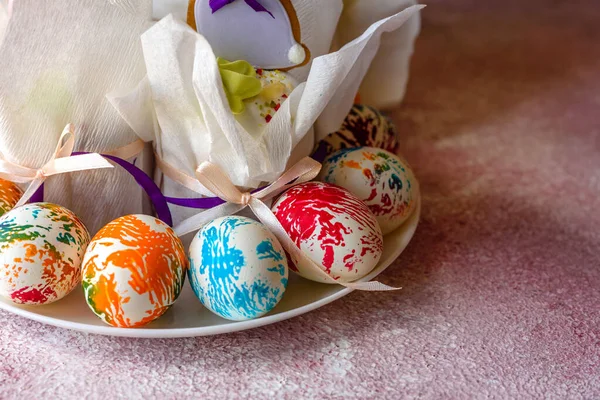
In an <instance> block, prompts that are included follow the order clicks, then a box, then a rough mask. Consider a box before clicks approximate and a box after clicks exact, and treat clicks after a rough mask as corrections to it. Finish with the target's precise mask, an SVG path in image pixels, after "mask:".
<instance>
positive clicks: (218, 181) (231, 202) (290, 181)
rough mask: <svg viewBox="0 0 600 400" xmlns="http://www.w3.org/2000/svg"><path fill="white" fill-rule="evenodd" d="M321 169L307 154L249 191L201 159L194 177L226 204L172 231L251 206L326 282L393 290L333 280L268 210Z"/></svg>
mask: <svg viewBox="0 0 600 400" xmlns="http://www.w3.org/2000/svg"><path fill="white" fill-rule="evenodd" d="M163 165H164V164H163ZM320 170H321V164H320V163H319V162H317V161H315V160H313V159H312V158H310V157H305V158H303V159H302V160H300V161H299V162H298V163H297V164H296V165H294V166H293V167H292V168H290V169H289V170H287V171H286V172H285V173H284V174H283V175H282V176H281V177H280V178H279V179H277V180H276V181H275V182H273V183H272V184H270V185H269V186H267V187H265V188H263V189H260V190H258V191H256V192H253V193H250V192H243V191H241V190H240V189H238V188H237V187H236V186H235V185H234V184H233V182H231V180H230V179H229V176H227V174H226V173H225V172H224V171H223V170H222V169H221V168H220V167H219V166H218V165H216V164H213V163H211V162H204V163H202V164H201V165H200V167H198V169H197V170H196V174H195V175H196V178H197V179H198V181H199V182H200V184H202V186H203V187H204V188H205V189H207V190H208V191H210V192H212V193H214V195H215V196H217V197H220V198H221V199H223V200H225V201H226V203H225V204H223V205H220V206H218V207H215V208H211V209H209V210H206V211H204V212H202V213H200V214H198V215H196V216H194V217H191V218H189V219H187V220H185V221H183V222H182V223H181V224H179V225H178V226H177V227H175V233H177V235H179V236H183V235H186V234H188V233H191V232H195V231H197V230H199V229H201V228H202V226H204V225H206V224H207V223H209V222H211V221H212V220H214V219H217V218H220V217H224V216H227V215H233V214H236V213H238V212H240V211H241V210H243V209H244V208H246V207H250V209H251V210H252V212H253V213H254V215H256V217H257V218H258V219H259V220H260V222H262V223H263V224H264V225H265V226H266V227H267V228H268V229H269V230H270V231H271V232H272V233H273V235H275V237H276V238H277V240H279V242H280V243H281V245H282V246H283V248H284V249H285V251H286V252H287V253H288V254H289V255H290V256H291V258H292V259H294V260H298V261H301V262H303V263H304V264H305V265H307V266H309V267H310V268H311V269H313V270H314V271H315V272H316V273H317V274H318V275H319V276H321V278H322V279H323V280H324V281H325V282H329V283H335V284H339V285H342V286H345V287H347V288H351V289H357V290H365V291H387V290H396V288H392V287H390V286H387V285H384V284H382V283H380V282H340V281H337V280H335V279H334V278H332V277H331V276H330V275H329V274H327V273H326V272H325V270H324V268H323V267H322V266H319V265H317V264H316V263H315V262H314V261H312V260H311V259H310V258H309V257H308V256H307V255H306V254H305V253H304V252H303V251H302V250H301V249H300V248H298V246H296V244H295V243H294V241H293V240H292V239H291V238H290V236H289V235H288V234H287V232H286V231H285V229H284V228H283V226H282V225H281V223H280V222H279V220H278V219H277V217H276V216H275V214H273V212H272V211H271V209H270V208H269V207H268V206H267V205H266V204H265V203H264V201H267V200H271V199H272V198H274V197H275V196H277V195H279V194H281V193H283V192H285V191H286V190H288V189H289V188H291V187H293V186H296V185H299V184H301V183H305V182H309V181H311V180H313V179H314V178H316V177H317V175H318V174H319V171H320ZM190 186H191V185H190ZM190 188H191V187H190Z"/></svg>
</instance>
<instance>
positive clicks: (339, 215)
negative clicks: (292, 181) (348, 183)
mask: <svg viewBox="0 0 600 400" xmlns="http://www.w3.org/2000/svg"><path fill="white" fill-rule="evenodd" d="M273 212H274V213H275V216H276V217H277V219H278V220H279V222H281V224H282V225H283V227H284V229H285V230H286V232H287V233H288V235H289V236H290V238H291V239H292V240H293V241H294V243H296V246H298V248H300V249H301V250H303V251H304V252H305V253H306V254H307V255H308V257H309V258H310V259H311V260H312V261H314V262H315V263H317V264H318V265H322V266H323V267H324V270H325V272H327V273H328V274H329V276H331V277H332V278H334V279H336V280H338V279H339V280H341V281H343V282H352V281H355V280H357V279H360V278H363V277H364V276H366V275H367V274H368V273H369V272H371V271H372V270H373V269H374V268H375V266H376V265H377V263H378V262H379V259H380V258H381V254H382V252H383V235H382V233H381V229H380V228H379V224H378V223H377V219H376V218H375V216H374V215H373V214H372V213H371V211H369V209H368V208H367V206H366V205H365V204H364V203H363V202H362V201H360V200H359V199H358V198H356V197H355V196H354V195H353V194H351V193H350V192H348V191H347V190H346V189H343V188H341V187H338V186H335V185H330V184H328V183H321V182H308V183H303V184H301V185H298V186H294V187H293V188H291V189H290V190H288V191H287V192H285V193H284V194H283V195H282V196H281V197H280V198H279V199H278V200H277V202H276V203H275V205H274V206H273ZM290 268H292V270H294V271H296V272H298V273H299V274H300V275H301V276H303V277H305V278H307V279H310V280H314V281H317V282H323V281H325V280H324V279H322V277H321V276H320V275H319V274H318V273H315V272H314V270H313V269H312V268H311V267H309V266H308V265H306V263H305V262H299V260H291V263H290Z"/></svg>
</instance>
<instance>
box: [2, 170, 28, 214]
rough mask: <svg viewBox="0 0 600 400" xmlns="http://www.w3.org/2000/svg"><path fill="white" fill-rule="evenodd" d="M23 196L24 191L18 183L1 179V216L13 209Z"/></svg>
mask: <svg viewBox="0 0 600 400" xmlns="http://www.w3.org/2000/svg"><path fill="white" fill-rule="evenodd" d="M21 196H23V191H22V190H21V188H20V187H18V186H17V185H16V184H14V183H12V182H9V181H5V180H4V179H0V216H2V215H4V214H6V213H7V212H9V211H10V210H12V209H13V208H14V207H15V206H16V205H17V203H18V202H19V199H20V198H21Z"/></svg>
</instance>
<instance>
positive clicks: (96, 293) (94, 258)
mask: <svg viewBox="0 0 600 400" xmlns="http://www.w3.org/2000/svg"><path fill="white" fill-rule="evenodd" d="M187 268H188V260H187V257H186V255H185V250H184V248H183V244H182V243H181V240H180V239H179V238H178V237H177V235H175V232H173V230H172V229H171V228H170V227H169V226H168V225H167V224H165V223H164V222H162V221H161V220H159V219H156V218H154V217H150V216H147V215H129V216H126V217H121V218H118V219H116V220H114V221H113V222H111V223H109V224H108V225H106V226H105V227H104V228H102V229H101V230H100V231H99V232H98V233H97V234H96V236H94V238H93V239H92V241H91V243H90V245H89V247H88V250H87V251H86V253H85V257H84V260H83V271H82V275H83V290H84V292H85V298H86V301H87V303H88V306H89V307H90V308H91V309H92V311H93V312H94V313H95V314H96V315H97V316H98V317H100V319H102V320H103V321H104V322H106V323H107V324H109V325H112V326H116V327H120V328H137V327H141V326H144V325H146V324H148V323H150V322H152V321H154V320H155V319H157V318H159V317H160V316H161V315H163V314H164V313H165V312H166V311H167V310H168V309H169V307H171V305H172V304H173V303H174V302H175V300H177V297H179V294H180V293H181V289H182V288H183V284H184V282H185V274H186V271H187Z"/></svg>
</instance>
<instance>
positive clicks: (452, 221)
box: [0, 0, 600, 399]
mask: <svg viewBox="0 0 600 400" xmlns="http://www.w3.org/2000/svg"><path fill="white" fill-rule="evenodd" d="M429 3H430V7H429V8H427V9H426V10H425V12H424V25H423V35H422V37H421V39H420V40H419V43H418V50H417V55H416V58H415V60H414V63H413V78H412V81H411V83H410V87H409V91H408V96H407V99H406V102H405V104H404V105H403V107H402V108H401V109H400V110H399V111H398V112H396V113H395V114H394V117H395V119H396V121H397V122H398V124H399V126H400V129H401V131H402V135H403V138H404V139H403V150H404V152H405V154H406V156H407V158H408V159H409V160H410V161H411V162H412V164H413V166H414V167H415V169H416V171H417V174H418V176H419V177H420V179H421V182H422V188H423V191H424V205H423V208H424V215H423V221H422V225H421V227H420V229H419V231H418V233H417V235H416V237H415V239H414V242H413V243H412V244H411V245H410V246H409V249H408V250H407V252H406V253H405V254H404V256H403V257H402V258H401V259H400V260H399V261H398V263H397V264H396V265H395V266H394V267H393V268H391V269H390V270H389V271H388V272H387V273H386V274H385V275H384V276H383V280H384V281H385V282H387V283H390V284H393V285H401V286H403V287H404V290H402V291H401V292H398V293H393V294H376V295H373V294H363V293H355V294H353V295H351V296H349V297H347V298H345V299H343V300H342V301H339V302H337V303H334V304H332V305H330V306H327V307H325V308H323V309H321V310H318V311H316V312H313V313H311V314H308V315H305V316H303V317H300V318H296V319H294V320H290V321H287V322H283V323H280V324H277V325H274V326H270V327H266V328H262V329H257V330H253V331H249V332H243V333H237V334H232V335H226V336H220V337H209V338H198V339H185V340H130V339H115V338H106V337H96V336H87V335H84V334H80V333H74V332H69V331H64V330H60V329H56V328H52V327H47V326H42V325H40V324H38V323H34V322H29V321H27V320H25V319H22V318H19V317H16V316H13V315H10V314H8V313H6V312H0V360H1V366H0V398H2V399H11V398H17V397H20V398H40V399H41V398H48V399H49V398H71V397H78V398H79V396H80V395H83V394H87V395H89V397H90V398H100V397H102V398H116V397H118V396H121V397H122V398H161V399H175V398H207V397H210V398H236V397H246V398H275V397H276V398H329V397H338V398H342V397H344V398H389V399H399V398H419V397H421V398H428V399H445V398H448V399H454V398H456V399H458V398H520V399H527V398H547V399H568V398H569V399H570V398H572V399H578V398H581V399H584V398H585V399H594V398H600V211H599V210H600V200H599V198H600V25H599V24H598V21H600V6H599V4H598V2H597V1H594V0H590V1H579V0H571V1H560V0H554V1H552V0H546V1H542V0H529V1H526V2H525V1H521V0H495V1H491V0H488V1H480V0H471V1H469V0H435V1H431V2H429ZM251 395H252V397H249V396H251Z"/></svg>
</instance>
